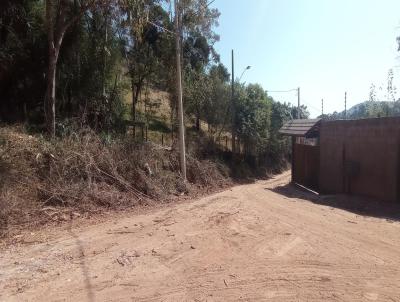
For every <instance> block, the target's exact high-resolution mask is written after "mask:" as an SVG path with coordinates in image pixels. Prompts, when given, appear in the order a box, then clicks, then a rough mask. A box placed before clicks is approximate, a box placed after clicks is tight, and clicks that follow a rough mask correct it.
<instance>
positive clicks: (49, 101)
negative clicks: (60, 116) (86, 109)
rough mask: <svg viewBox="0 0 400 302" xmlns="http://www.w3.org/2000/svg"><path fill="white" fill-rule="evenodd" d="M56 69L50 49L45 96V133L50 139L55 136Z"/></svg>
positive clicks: (54, 57)
mask: <svg viewBox="0 0 400 302" xmlns="http://www.w3.org/2000/svg"><path fill="white" fill-rule="evenodd" d="M56 68H57V56H56V54H55V53H54V50H53V49H50V54H49V63H48V67H47V87H46V96H45V117H46V127H47V131H48V133H49V134H50V136H51V137H55V135H56Z"/></svg>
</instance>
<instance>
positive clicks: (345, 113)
mask: <svg viewBox="0 0 400 302" xmlns="http://www.w3.org/2000/svg"><path fill="white" fill-rule="evenodd" d="M344 119H345V120H347V92H345V93H344Z"/></svg>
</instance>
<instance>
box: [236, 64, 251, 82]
mask: <svg viewBox="0 0 400 302" xmlns="http://www.w3.org/2000/svg"><path fill="white" fill-rule="evenodd" d="M250 68H251V66H247V67H246V68H245V69H244V70H243V72H242V74H241V75H240V78H239V83H240V80H241V79H242V77H243V75H244V73H245V72H246V70H249V69H250Z"/></svg>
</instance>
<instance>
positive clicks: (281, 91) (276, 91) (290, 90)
mask: <svg viewBox="0 0 400 302" xmlns="http://www.w3.org/2000/svg"><path fill="white" fill-rule="evenodd" d="M292 91H297V88H293V89H289V90H266V92H272V93H285V92H292Z"/></svg>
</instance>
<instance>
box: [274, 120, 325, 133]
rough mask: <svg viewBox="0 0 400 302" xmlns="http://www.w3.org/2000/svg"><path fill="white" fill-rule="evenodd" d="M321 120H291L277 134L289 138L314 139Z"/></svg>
mask: <svg viewBox="0 0 400 302" xmlns="http://www.w3.org/2000/svg"><path fill="white" fill-rule="evenodd" d="M320 122H321V119H310V120H291V121H288V122H286V123H285V124H284V125H283V126H282V128H281V129H279V133H281V134H283V135H289V136H304V137H314V136H316V135H317V134H318V132H319V124H320Z"/></svg>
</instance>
